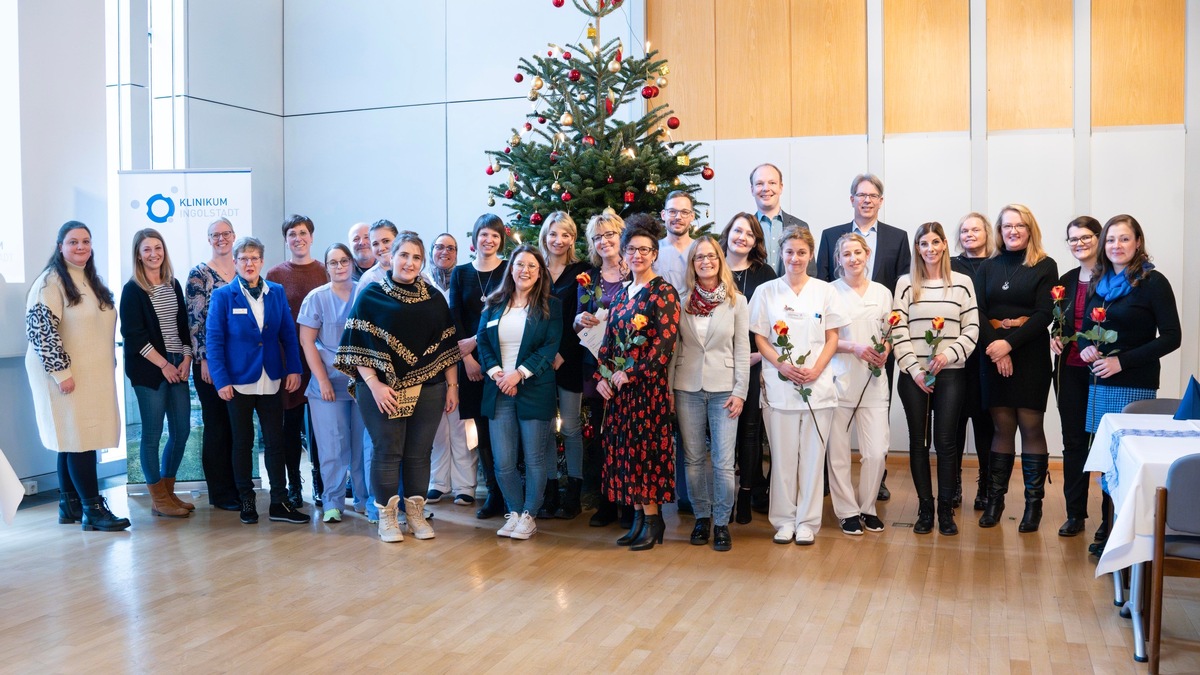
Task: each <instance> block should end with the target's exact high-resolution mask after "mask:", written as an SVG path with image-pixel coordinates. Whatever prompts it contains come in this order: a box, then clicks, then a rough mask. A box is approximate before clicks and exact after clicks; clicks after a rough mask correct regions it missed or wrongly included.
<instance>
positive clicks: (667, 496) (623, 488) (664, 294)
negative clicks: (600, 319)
mask: <svg viewBox="0 0 1200 675" xmlns="http://www.w3.org/2000/svg"><path fill="white" fill-rule="evenodd" d="M639 315H640V316H642V317H644V320H645V326H644V327H642V328H641V329H637V330H635V326H636V325H638V324H639V323H640V322H641V321H642V319H635V318H636V317H638V316H639ZM626 331H629V333H628V334H629V335H634V336H637V335H641V336H645V338H646V341H645V343H644V344H641V345H636V346H633V347H630V349H629V351H628V352H627V353H626V356H627V357H631V358H632V359H633V365H632V366H630V367H628V368H626V372H627V373H628V375H629V382H628V383H627V384H625V385H624V386H622V387H621V390H620V391H616V392H614V395H613V397H612V398H611V399H610V400H609V401H608V403H607V406H608V408H607V411H606V415H605V424H604V430H603V433H602V438H601V442H602V443H603V446H604V449H605V461H604V469H603V472H602V482H601V485H602V486H603V489H604V492H605V496H606V497H607V498H608V500H609V501H611V502H615V503H618V504H661V503H664V502H670V501H674V499H675V442H674V437H673V435H672V433H671V417H670V414H671V404H670V400H669V399H668V397H667V394H668V391H669V386H668V384H667V366H668V365H669V364H670V362H671V354H672V353H673V352H674V350H675V339H676V337H678V335H679V296H678V295H677V294H676V293H675V288H674V287H673V286H671V284H669V283H667V282H666V281H665V280H664V279H663V278H662V277H655V278H654V279H653V280H652V281H651V282H650V283H648V284H647V285H646V287H645V288H643V289H641V290H640V291H638V292H637V293H636V294H634V296H633V297H632V298H630V297H629V295H628V289H622V290H621V291H620V292H618V294H617V296H616V297H615V298H614V299H613V303H612V305H611V306H610V307H609V317H608V326H607V328H606V330H605V333H604V343H603V344H602V345H601V347H600V362H601V363H604V364H611V363H612V359H613V357H614V356H617V355H619V354H618V353H617V346H616V340H617V337H618V334H619V333H620V334H626ZM599 377H600V376H599V375H596V378H597V379H599Z"/></svg>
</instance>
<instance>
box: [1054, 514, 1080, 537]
mask: <svg viewBox="0 0 1200 675" xmlns="http://www.w3.org/2000/svg"><path fill="white" fill-rule="evenodd" d="M1083 522H1084V520H1083V518H1076V517H1075V516H1067V522H1065V523H1063V524H1062V527H1060V528H1058V536H1060V537H1074V536H1075V535H1077V534H1079V533H1080V532H1083Z"/></svg>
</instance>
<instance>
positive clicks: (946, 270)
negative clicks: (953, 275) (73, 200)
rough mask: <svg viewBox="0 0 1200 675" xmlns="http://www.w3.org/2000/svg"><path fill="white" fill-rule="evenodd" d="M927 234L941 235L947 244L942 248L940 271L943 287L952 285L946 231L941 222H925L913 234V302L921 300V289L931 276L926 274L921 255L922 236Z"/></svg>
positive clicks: (939, 263) (948, 243) (911, 279)
mask: <svg viewBox="0 0 1200 675" xmlns="http://www.w3.org/2000/svg"><path fill="white" fill-rule="evenodd" d="M927 234H933V235H936V236H938V237H940V238H941V240H942V242H943V243H945V244H946V248H943V249H942V259H941V260H939V261H938V273H939V274H940V275H941V277H942V288H949V287H950V242H948V241H946V231H945V230H944V229H942V224H941V223H938V222H930V223H924V224H922V225H921V226H920V227H918V228H917V232H916V234H914V235H913V250H912V276H911V278H910V281H911V282H912V299H913V302H918V301H920V300H921V289H923V288H924V287H925V281H926V280H927V279H928V278H929V277H927V276H925V259H924V258H922V257H921V237H924V236H925V235H927Z"/></svg>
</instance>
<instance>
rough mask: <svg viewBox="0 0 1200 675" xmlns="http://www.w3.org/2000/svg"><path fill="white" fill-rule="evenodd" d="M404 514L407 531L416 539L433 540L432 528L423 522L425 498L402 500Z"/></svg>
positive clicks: (425, 521)
mask: <svg viewBox="0 0 1200 675" xmlns="http://www.w3.org/2000/svg"><path fill="white" fill-rule="evenodd" d="M404 514H405V516H407V519H408V531H409V532H411V533H412V536H414V537H416V538H417V539H433V537H434V536H435V535H434V533H433V526H432V525H430V524H429V521H428V520H425V498H424V497H409V498H407V499H405V500H404Z"/></svg>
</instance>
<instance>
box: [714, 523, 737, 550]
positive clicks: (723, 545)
mask: <svg viewBox="0 0 1200 675" xmlns="http://www.w3.org/2000/svg"><path fill="white" fill-rule="evenodd" d="M731 548H733V537H730V536H729V526H728V525H717V526H716V527H714V528H713V550H714V551H728V550H730V549H731Z"/></svg>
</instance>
